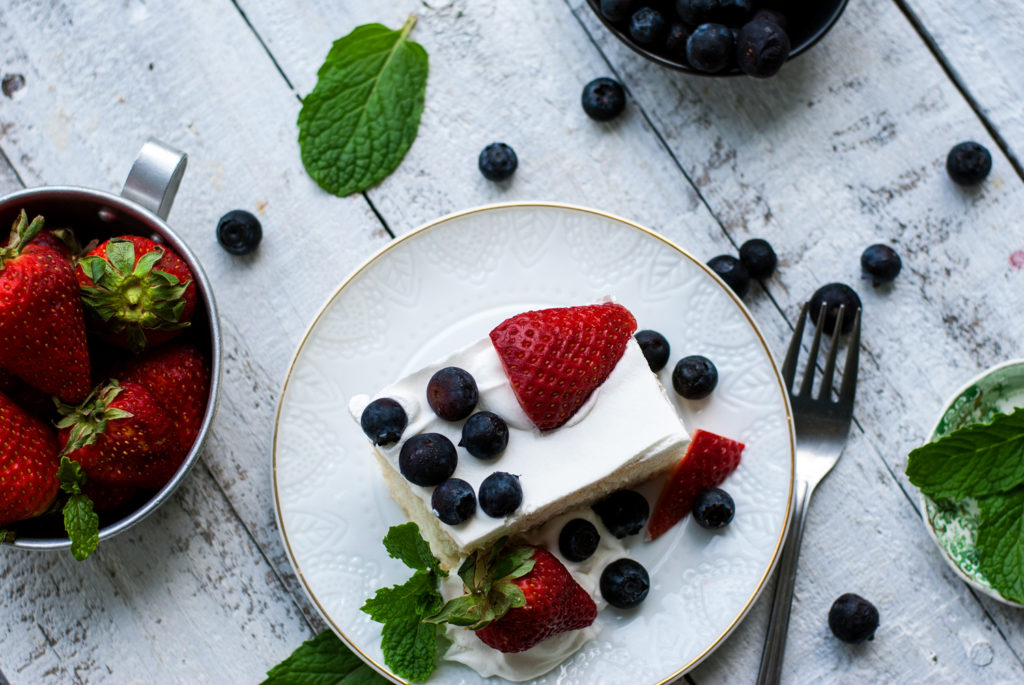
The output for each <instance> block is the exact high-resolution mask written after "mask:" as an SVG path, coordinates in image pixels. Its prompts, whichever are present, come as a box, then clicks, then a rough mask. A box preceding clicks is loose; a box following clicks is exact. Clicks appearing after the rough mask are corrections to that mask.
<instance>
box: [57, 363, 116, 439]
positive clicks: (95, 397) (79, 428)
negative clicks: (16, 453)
mask: <svg viewBox="0 0 1024 685" xmlns="http://www.w3.org/2000/svg"><path fill="white" fill-rule="evenodd" d="M121 389H122V388H121V384H120V383H118V382H117V381H116V380H111V381H110V382H109V383H107V384H106V385H103V386H97V387H95V388H93V391H92V392H91V393H89V396H88V397H86V398H85V401H84V402H82V403H81V404H79V405H78V406H72V405H70V404H65V403H64V402H61V401H60V400H57V399H56V398H54V403H55V404H56V405H57V411H58V412H60V414H61V416H62V418H61V420H60V421H58V422H57V428H58V429H60V428H70V429H71V432H70V434H69V435H68V442H67V444H66V445H64V449H63V450H62V451H61V454H62V455H63V454H71V453H72V452H74V451H75V450H77V449H81V448H82V447H85V446H86V445H91V444H93V443H94V442H96V438H97V437H99V436H100V435H102V434H103V433H105V432H106V430H107V422H108V421H113V420H115V419H128V418H131V417H132V414H131V412H127V411H125V410H123V409H117V408H113V407H111V406H110V405H111V403H112V402H113V401H114V399H115V398H116V397H117V396H118V395H119V394H120V393H121Z"/></svg>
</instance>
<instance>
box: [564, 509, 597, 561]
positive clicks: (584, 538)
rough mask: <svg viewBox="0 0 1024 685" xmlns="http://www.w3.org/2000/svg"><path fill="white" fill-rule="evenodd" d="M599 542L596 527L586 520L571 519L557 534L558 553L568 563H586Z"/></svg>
mask: <svg viewBox="0 0 1024 685" xmlns="http://www.w3.org/2000/svg"><path fill="white" fill-rule="evenodd" d="M600 542H601V534H600V533H598V532H597V526H595V525H594V524H593V523H591V522H590V521H588V520H586V519H572V520H571V521H569V522H568V523H566V524H565V525H564V526H562V530H561V532H560V533H559V534H558V551H559V552H561V553H562V556H563V557H565V558H566V559H568V560H569V561H586V560H587V559H589V558H590V557H591V556H593V554H594V552H596V551H597V545H598V543H600Z"/></svg>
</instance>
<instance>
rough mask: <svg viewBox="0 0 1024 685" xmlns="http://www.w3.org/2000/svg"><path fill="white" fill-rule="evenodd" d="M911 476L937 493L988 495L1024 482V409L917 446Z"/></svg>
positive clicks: (927, 490) (952, 496) (940, 495)
mask: <svg viewBox="0 0 1024 685" xmlns="http://www.w3.org/2000/svg"><path fill="white" fill-rule="evenodd" d="M907 477H908V478H909V479H910V482H911V483H913V484H914V485H916V486H917V487H919V488H920V489H921V492H923V493H924V494H926V495H928V496H929V497H932V498H943V497H947V498H950V499H954V500H959V499H963V498H964V497H984V496H986V495H991V494H995V493H1000V492H1007V491H1008V490H1011V489H1013V488H1015V487H1016V486H1018V485H1021V484H1022V483H1024V408H1021V409H1016V410H1014V412H1013V413H1012V414H1000V415H998V416H996V417H995V418H994V419H993V420H992V422H991V423H987V424H980V423H979V424H972V425H970V426H966V427H964V428H960V429H958V430H956V431H953V432H952V433H950V434H949V435H947V436H945V437H943V438H940V439H938V440H936V441H935V442H931V443H928V444H927V445H923V446H921V447H918V448H917V449H915V450H913V451H912V452H911V453H910V455H909V459H908V460H907Z"/></svg>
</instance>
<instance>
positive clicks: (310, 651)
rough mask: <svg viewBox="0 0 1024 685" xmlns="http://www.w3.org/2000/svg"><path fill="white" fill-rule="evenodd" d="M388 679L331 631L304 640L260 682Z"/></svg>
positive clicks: (319, 684) (304, 684) (308, 684)
mask: <svg viewBox="0 0 1024 685" xmlns="http://www.w3.org/2000/svg"><path fill="white" fill-rule="evenodd" d="M386 682H388V681H387V680H386V679H385V678H383V677H382V676H381V675H380V674H379V673H377V672H376V671H374V670H373V669H372V668H370V667H369V666H367V665H366V664H365V663H364V662H363V660H362V659H360V658H359V657H357V656H356V655H355V654H353V653H352V652H351V651H349V649H348V647H346V646H345V644H344V643H343V642H342V641H341V640H340V639H339V638H338V636H337V635H335V634H334V633H333V632H332V631H330V630H325V631H323V632H322V633H320V634H319V635H317V636H316V637H314V638H312V639H310V640H306V641H305V642H303V643H302V644H301V645H300V646H299V648H298V649H296V650H295V651H294V652H292V653H291V656H289V657H288V658H287V659H285V660H284V661H282V662H281V663H279V664H278V665H277V666H274V667H273V668H272V669H270V670H269V671H267V679H266V680H264V681H263V683H262V684H261V685H335V684H336V685H370V684H371V683H386Z"/></svg>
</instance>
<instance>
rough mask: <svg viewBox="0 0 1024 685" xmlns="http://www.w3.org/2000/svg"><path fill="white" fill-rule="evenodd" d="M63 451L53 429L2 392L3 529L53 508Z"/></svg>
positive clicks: (0, 492) (0, 505)
mask: <svg viewBox="0 0 1024 685" xmlns="http://www.w3.org/2000/svg"><path fill="white" fill-rule="evenodd" d="M59 451H60V445H58V444H57V436H56V435H55V434H54V432H53V430H52V429H50V428H49V427H48V426H47V425H46V424H45V423H43V422H42V421H40V420H39V419H37V418H35V417H33V416H31V415H29V414H28V413H27V412H25V411H24V410H22V409H21V408H20V407H19V406H18V405H16V404H15V403H14V402H13V401H12V400H10V399H9V398H8V397H7V396H6V395H3V394H0V528H3V527H5V526H7V525H9V524H11V523H14V522H15V521H21V520H23V519H27V518H32V517H33V516H38V515H39V514H42V513H43V512H45V511H46V510H47V509H49V508H50V505H51V504H53V501H54V500H55V499H56V497H57V490H58V488H59V486H60V484H59V482H58V480H57V466H58V464H59V463H60V459H59V457H58V452H59Z"/></svg>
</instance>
